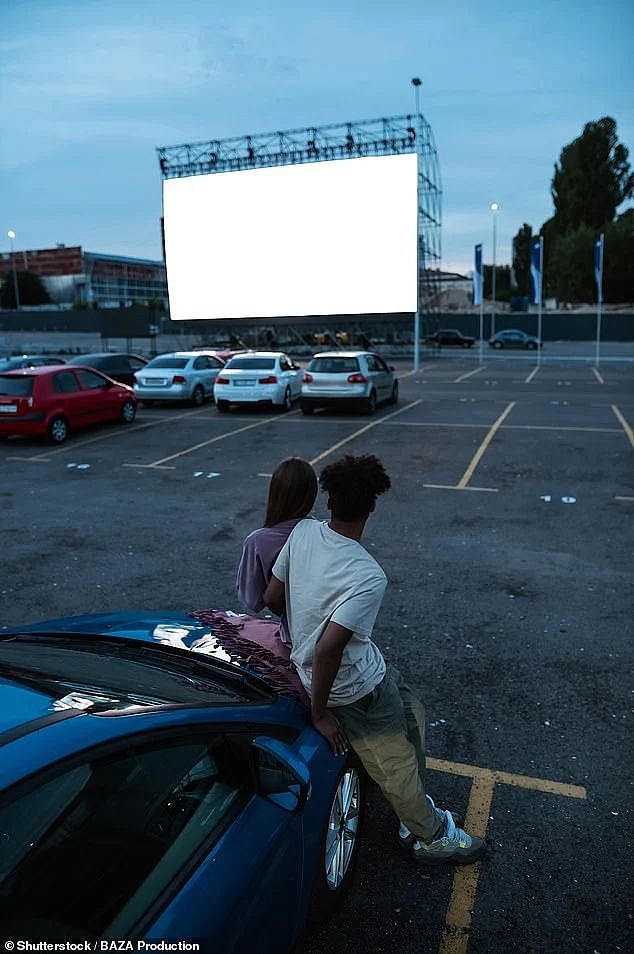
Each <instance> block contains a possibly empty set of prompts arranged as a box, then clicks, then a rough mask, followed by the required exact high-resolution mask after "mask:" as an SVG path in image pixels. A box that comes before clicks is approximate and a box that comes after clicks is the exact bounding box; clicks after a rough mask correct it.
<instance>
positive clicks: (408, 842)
mask: <svg viewBox="0 0 634 954" xmlns="http://www.w3.org/2000/svg"><path fill="white" fill-rule="evenodd" d="M425 798H426V799H427V801H428V802H429V805H430V807H431V809H432V810H433V811H434V812H435V813H436V817H437V818H438V822H439V824H440V825H442V826H443V828H444V827H445V815H451V818H452V821H453V823H454V825H458V826H460V825H462V824H464V816H463V815H462V814H461V813H460V812H453V811H451V812H450V811H449V810H448V809H444V810H443V809H442V808H436V805H435V804H434V800H433V798H432V797H431V795H426V796H425ZM398 840H399V844H400V845H401V846H402V847H403V848H407V850H408V851H409V849H410V848H411V847H412V845H413V844H414V842H415V841H416V835H414V834H413V832H411V831H410V830H409V828H408V827H407V825H405V824H404V823H403V822H401V823H400V825H399V828H398Z"/></svg>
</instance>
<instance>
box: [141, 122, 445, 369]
mask: <svg viewBox="0 0 634 954" xmlns="http://www.w3.org/2000/svg"><path fill="white" fill-rule="evenodd" d="M157 153H158V159H159V165H160V170H161V176H162V178H163V179H173V178H182V177H185V176H196V175H210V174H213V173H220V172H237V171H240V170H245V169H259V168H265V167H267V166H281V165H293V164H297V163H307V162H324V161H328V160H332V159H357V158H359V157H361V156H391V155H399V154H401V153H416V154H417V163H418V199H417V202H418V216H417V227H418V236H417V246H416V249H417V256H416V257H417V276H416V280H417V304H418V308H417V310H416V313H415V315H414V367H415V369H416V370H418V368H419V366H420V340H421V333H422V332H425V330H426V329H425V323H426V322H429V323H430V327H429V331H430V332H431V330H432V328H431V324H432V323H433V320H434V314H435V313H437V312H438V311H439V310H440V301H439V295H440V282H439V271H440V261H441V218H442V188H441V180H440V167H439V163H438V154H437V151H436V145H435V141H434V135H433V132H432V129H431V126H430V125H429V123H428V122H427V120H426V119H425V117H424V116H423V114H422V113H420V112H419V113H416V114H414V115H412V114H408V115H405V116H392V117H388V118H381V119H368V120H361V121H358V122H347V123H334V124H330V125H325V126H309V127H306V128H303V129H290V130H286V131H283V132H282V131H277V132H272V133H260V134H258V135H250V136H241V137H233V138H230V139H209V140H205V141H203V142H195V143H183V144H182V145H178V146H162V147H160V148H158V149H157ZM370 201H371V200H370ZM433 330H435V329H433Z"/></svg>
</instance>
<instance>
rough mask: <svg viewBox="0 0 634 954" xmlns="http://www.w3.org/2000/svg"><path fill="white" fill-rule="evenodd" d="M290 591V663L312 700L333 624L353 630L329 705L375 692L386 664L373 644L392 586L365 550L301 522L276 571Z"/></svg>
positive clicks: (309, 522)
mask: <svg viewBox="0 0 634 954" xmlns="http://www.w3.org/2000/svg"><path fill="white" fill-rule="evenodd" d="M273 575H274V576H275V577H276V578H277V579H278V580H280V582H282V583H284V585H285V588H286V618H287V621H288V628H289V631H290V634H291V640H292V649H291V660H292V662H293V663H294V664H295V667H296V668H297V671H298V673H299V677H300V679H301V680H302V683H303V684H304V687H305V689H306V691H307V692H308V693H309V694H310V687H311V681H312V667H313V655H314V653H315V646H316V645H317V642H318V640H319V637H320V636H321V634H322V633H323V631H324V629H325V628H326V625H327V624H328V623H329V622H330V621H331V620H332V621H333V622H334V623H339V625H340V626H345V627H346V629H351V630H352V636H351V638H350V640H349V642H348V644H347V645H346V647H345V649H344V651H343V657H342V660H341V666H340V667H339V672H338V673H337V675H336V676H335V681H334V683H333V685H332V689H331V692H330V697H329V699H328V705H330V706H344V705H349V704H350V703H351V702H356V701H357V699H361V698H362V697H363V696H365V695H367V694H368V693H369V692H372V690H373V689H374V687H375V686H377V685H378V684H379V682H380V681H381V680H382V679H383V676H384V675H385V660H384V659H383V656H382V655H381V652H380V650H379V648H378V647H377V646H375V644H374V643H373V642H372V640H371V639H370V637H371V635H372V628H373V626H374V623H375V620H376V617H377V613H378V612H379V608H380V606H381V602H382V600H383V594H384V593H385V588H386V586H387V577H386V576H385V573H384V572H383V570H382V569H381V567H380V566H379V564H378V563H377V562H376V560H375V559H374V557H372V556H371V555H370V554H369V553H368V551H367V550H366V549H365V547H362V546H361V544H360V543H358V542H357V541H356V540H351V539H350V538H349V537H344V536H343V535H342V534H340V533H337V532H336V531H335V530H331V528H330V527H329V526H328V524H327V523H325V522H321V521H318V520H300V522H299V523H298V524H297V526H296V527H295V529H294V530H293V532H292V533H291V535H290V536H289V538H288V540H287V541H286V543H285V544H284V546H283V547H282V550H281V551H280V554H279V556H278V558H277V560H276V561H275V563H274V565H273Z"/></svg>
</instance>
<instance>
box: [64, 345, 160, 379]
mask: <svg viewBox="0 0 634 954" xmlns="http://www.w3.org/2000/svg"><path fill="white" fill-rule="evenodd" d="M68 363H69V364H81V365H82V367H84V368H95V369H96V370H97V371H101V372H102V374H107V375H108V377H109V378H112V379H113V380H114V381H120V382H121V384H129V385H130V387H133V385H134V384H135V378H134V374H135V371H140V370H141V369H142V368H144V367H145V365H146V364H147V363H148V359H147V358H143V357H141V355H140V354H115V353H113V352H110V351H103V352H98V353H96V354H79V355H77V357H76V358H71V359H70V361H69V362H68Z"/></svg>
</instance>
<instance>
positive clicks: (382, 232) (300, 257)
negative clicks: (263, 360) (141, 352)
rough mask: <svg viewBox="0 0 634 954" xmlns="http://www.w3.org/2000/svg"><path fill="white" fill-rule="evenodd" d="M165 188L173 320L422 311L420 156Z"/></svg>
mask: <svg viewBox="0 0 634 954" xmlns="http://www.w3.org/2000/svg"><path fill="white" fill-rule="evenodd" d="M163 186H164V189H163V212H164V217H165V257H166V263H167V279H168V288H169V297H170V310H171V316H172V319H174V320H177V321H178V320H192V319H199V318H217V319H231V318H276V317H281V316H300V315H332V314H334V315H353V314H368V313H386V312H413V311H416V233H417V221H416V205H417V159H416V156H415V155H414V154H406V155H398V156H377V157H374V156H373V157H364V158H360V159H341V160H333V161H326V162H314V163H307V164H304V165H301V164H299V165H290V166H280V167H272V168H264V169H251V170H248V171H244V172H224V173H215V174H211V175H200V176H189V177H187V178H182V179H166V180H164V183H163Z"/></svg>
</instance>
